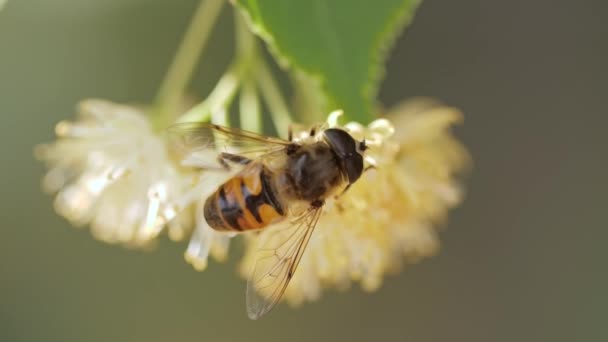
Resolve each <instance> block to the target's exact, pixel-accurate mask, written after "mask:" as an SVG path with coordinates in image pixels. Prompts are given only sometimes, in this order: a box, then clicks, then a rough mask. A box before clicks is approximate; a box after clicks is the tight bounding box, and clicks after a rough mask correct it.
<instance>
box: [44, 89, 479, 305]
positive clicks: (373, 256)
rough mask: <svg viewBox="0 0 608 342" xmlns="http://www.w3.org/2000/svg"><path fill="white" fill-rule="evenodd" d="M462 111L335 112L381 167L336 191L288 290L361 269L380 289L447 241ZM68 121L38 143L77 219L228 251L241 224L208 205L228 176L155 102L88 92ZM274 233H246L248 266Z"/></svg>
mask: <svg viewBox="0 0 608 342" xmlns="http://www.w3.org/2000/svg"><path fill="white" fill-rule="evenodd" d="M461 119H462V117H461V114H460V113H459V112H458V111H457V110H455V109H453V108H448V107H445V106H441V105H438V104H436V103H433V102H431V101H422V100H417V101H410V102H407V103H405V104H402V105H400V106H398V107H397V108H396V109H394V110H392V111H390V112H389V113H388V114H387V115H386V116H385V117H384V118H382V119H377V120H375V121H373V122H372V123H370V124H369V125H367V126H363V125H361V124H358V123H348V124H345V125H343V126H340V125H339V124H338V117H337V115H335V114H332V115H330V117H329V118H328V122H327V125H328V126H330V127H341V128H343V129H345V130H347V131H349V132H350V133H351V134H352V135H353V136H354V137H355V138H357V139H358V140H361V139H363V138H365V140H366V142H367V143H368V145H369V146H370V148H369V150H368V152H366V161H367V164H368V165H371V166H373V167H372V168H370V169H369V170H368V171H366V172H365V173H364V175H363V176H362V177H361V179H360V180H358V181H357V182H356V183H355V184H354V185H353V186H352V187H351V188H350V189H349V191H348V192H347V193H345V194H344V195H343V196H340V197H339V199H331V200H328V201H327V204H326V205H325V206H324V209H323V211H324V212H323V214H322V216H321V219H320V221H319V223H318V225H317V227H316V230H315V232H314V234H313V236H312V238H311V241H310V243H309V244H308V247H307V249H306V251H305V253H304V256H303V258H302V261H301V263H300V266H299V268H298V271H297V272H296V274H295V276H294V278H293V279H292V281H291V284H290V286H289V287H288V288H287V290H286V293H285V298H286V299H287V300H288V301H289V302H290V303H294V304H297V303H301V302H303V301H306V300H314V299H316V298H318V297H319V296H320V294H321V292H322V289H323V288H325V287H336V288H346V287H348V286H349V285H350V284H351V282H352V281H357V282H360V283H361V285H362V287H363V288H364V289H366V290H374V289H376V288H378V287H379V286H380V285H381V283H382V279H383V277H384V276H385V275H386V274H387V273H389V272H392V271H395V270H398V269H399V268H400V266H402V265H403V264H404V262H412V261H416V260H418V259H420V258H422V257H426V256H429V255H432V254H434V253H435V252H436V251H437V247H438V242H437V236H436V234H437V233H436V227H437V225H438V224H440V223H442V221H443V220H444V219H445V217H446V214H447V212H448V209H450V208H451V207H453V206H454V205H456V204H458V203H459V202H460V201H461V198H462V190H461V188H460V186H459V184H458V182H457V178H456V176H457V175H458V173H459V171H461V170H462V169H463V168H465V167H466V166H467V163H468V155H467V153H466V151H465V150H464V148H463V147H462V146H461V145H460V143H459V142H458V141H457V140H456V139H455V138H454V137H453V136H452V135H451V134H450V127H451V125H452V124H454V123H457V122H459V121H460V120H461ZM56 133H57V136H58V139H57V140H56V141H55V142H53V143H51V144H46V145H41V146H38V147H37V149H36V155H37V157H38V158H39V159H40V160H43V161H45V162H46V164H47V165H48V168H49V171H48V173H47V174H46V176H45V177H44V180H43V186H44V189H45V190H46V191H48V192H50V193H55V194H56V197H55V209H56V211H57V213H58V214H60V215H61V216H63V217H65V218H66V219H67V220H68V221H70V222H71V223H72V224H74V225H77V226H81V225H85V224H88V225H90V227H91V232H92V234H93V235H94V236H95V237H96V238H98V239H100V240H102V241H105V242H109V243H119V244H123V245H126V246H130V247H142V246H149V245H150V243H151V242H153V241H155V238H156V237H157V236H159V234H161V233H162V232H167V233H168V235H169V237H170V238H172V239H174V240H180V239H182V238H184V237H186V236H188V234H189V235H190V242H189V245H188V248H187V250H186V253H185V254H186V259H187V261H188V262H190V263H192V264H193V266H194V267H195V268H196V269H199V270H202V269H204V268H205V267H206V265H207V259H208V256H209V255H212V256H214V257H215V258H216V259H220V260H221V259H223V258H224V257H225V256H226V254H227V251H228V246H229V240H230V238H231V237H232V235H227V234H222V233H218V232H215V231H214V230H213V229H211V228H210V227H209V226H208V225H207V223H206V221H205V218H204V215H203V210H202V209H203V203H204V199H205V198H206V197H207V196H208V195H210V194H211V193H212V192H213V191H214V190H215V188H216V187H217V186H218V185H219V183H220V182H221V179H220V178H219V177H226V176H225V175H224V176H220V175H218V174H217V173H211V172H200V171H196V170H193V169H192V168H187V167H184V166H183V165H182V163H181V162H180V159H179V158H178V156H176V155H175V152H174V151H173V149H172V148H171V145H170V144H169V143H168V142H167V139H166V138H165V137H164V136H163V135H162V133H160V132H157V131H155V130H154V128H153V127H152V125H151V123H150V121H149V117H148V116H146V113H145V111H144V110H142V109H138V108H135V107H132V106H127V105H120V104H115V103H111V102H108V101H102V100H86V101H84V102H82V104H81V106H80V111H79V117H78V119H77V120H75V121H74V122H60V123H59V124H58V125H57V127H56ZM296 136H298V134H296ZM273 233H274V230H273V229H272V228H270V229H265V230H262V231H261V233H260V234H252V235H249V236H246V250H245V256H244V258H243V260H242V262H241V271H242V274H243V275H244V276H245V277H249V276H250V272H251V269H252V266H253V263H254V262H255V252H256V250H257V248H258V245H259V242H260V241H263V240H265V239H266V238H267V235H268V234H273Z"/></svg>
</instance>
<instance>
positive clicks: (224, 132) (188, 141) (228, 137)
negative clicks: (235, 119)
mask: <svg viewBox="0 0 608 342" xmlns="http://www.w3.org/2000/svg"><path fill="white" fill-rule="evenodd" d="M167 135H168V137H169V141H170V144H171V146H172V147H174V148H175V149H177V152H178V153H179V154H180V155H181V157H182V159H183V160H184V164H186V165H188V166H197V167H201V168H216V167H218V166H220V165H219V164H218V163H216V161H217V156H218V154H219V153H220V152H229V153H233V154H238V155H240V156H243V157H247V158H249V159H255V158H257V157H259V156H262V155H264V154H268V153H270V152H276V151H278V150H281V149H284V148H286V147H287V146H288V145H290V144H291V142H289V141H288V140H284V139H281V138H273V137H267V136H264V135H261V134H257V133H254V132H249V131H245V130H242V129H238V128H232V127H224V126H220V125H214V124H210V123H200V122H185V123H178V124H175V125H172V126H170V127H169V128H168V129H167ZM210 162H211V163H212V164H213V165H209V164H210Z"/></svg>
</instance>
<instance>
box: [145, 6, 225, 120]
mask: <svg viewBox="0 0 608 342" xmlns="http://www.w3.org/2000/svg"><path fill="white" fill-rule="evenodd" d="M223 4H224V0H202V1H201V4H200V5H199V7H198V9H197V10H196V12H195V14H194V17H193V18H192V21H191V23H190V26H189V27H188V30H187V31H186V34H185V35H184V38H183V40H182V42H181V44H180V46H179V47H178V49H177V52H176V54H175V57H174V58H173V62H172V63H171V66H170V67H169V70H168V71H167V75H166V76H165V79H164V81H163V82H162V84H161V86H160V89H159V91H158V95H157V100H156V101H157V113H158V115H159V116H160V117H161V119H160V120H164V119H166V121H169V120H170V118H171V116H173V115H176V114H177V113H176V111H177V110H178V108H179V102H180V100H181V99H182V96H183V95H184V92H185V90H186V87H187V86H188V83H189V82H190V79H191V77H192V73H193V71H194V68H195V66H196V63H197V61H198V59H199V57H200V55H201V53H202V52H203V49H204V47H205V45H206V43H207V40H208V38H209V34H210V33H211V29H212V28H213V25H214V24H215V21H216V19H217V17H218V16H219V14H220V12H221V9H222V5H223Z"/></svg>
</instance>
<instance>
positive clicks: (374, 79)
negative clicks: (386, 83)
mask: <svg viewBox="0 0 608 342" xmlns="http://www.w3.org/2000/svg"><path fill="white" fill-rule="evenodd" d="M236 3H237V5H238V6H239V7H240V8H241V9H242V10H243V11H244V12H245V13H246V15H247V17H249V19H250V20H249V22H250V24H252V25H253V29H254V31H255V33H256V34H258V35H259V36H260V37H261V38H262V39H264V40H265V41H266V42H267V43H268V45H269V46H270V48H271V50H272V51H273V52H274V53H275V55H277V56H278V57H279V60H280V61H281V62H282V64H286V65H287V66H289V67H295V68H297V69H300V70H303V71H304V72H305V73H307V74H308V75H310V76H312V77H313V78H316V79H318V80H319V81H320V84H321V87H322V89H323V91H324V92H325V95H327V98H328V106H329V108H326V109H325V110H327V111H329V110H333V109H337V108H341V109H343V110H344V112H345V114H346V116H347V117H348V118H349V119H351V120H356V121H359V122H362V123H367V122H369V121H370V120H371V119H372V118H373V108H374V105H375V103H374V101H375V97H376V93H377V90H378V84H379V81H380V79H381V77H382V72H383V68H382V65H383V63H384V60H385V55H386V53H387V51H388V48H389V46H390V45H391V43H392V42H393V40H394V38H395V37H396V36H397V34H398V33H399V32H400V31H401V28H403V27H404V26H405V25H406V24H407V23H409V21H410V19H411V18H412V16H413V13H414V11H415V9H416V7H417V5H418V3H419V0H375V1H363V0H274V1H273V0H236Z"/></svg>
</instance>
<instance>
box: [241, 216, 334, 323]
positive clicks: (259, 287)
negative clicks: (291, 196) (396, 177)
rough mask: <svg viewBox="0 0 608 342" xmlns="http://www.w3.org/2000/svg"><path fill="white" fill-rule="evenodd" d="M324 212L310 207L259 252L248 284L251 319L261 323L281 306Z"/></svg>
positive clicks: (270, 238)
mask: <svg viewBox="0 0 608 342" xmlns="http://www.w3.org/2000/svg"><path fill="white" fill-rule="evenodd" d="M321 212H322V210H321V208H315V207H310V208H309V209H308V210H306V211H305V212H304V213H303V214H302V215H300V216H299V217H296V218H295V219H294V220H293V221H291V222H290V225H289V226H288V227H287V228H285V229H282V230H279V231H276V232H273V234H272V235H270V237H269V239H268V240H267V241H265V242H264V244H263V245H262V247H261V248H260V249H259V250H258V251H257V255H256V262H255V266H254V268H253V273H252V275H251V277H250V278H249V280H248V281H247V315H248V316H249V318H251V319H258V318H260V317H261V316H263V315H264V314H266V313H267V312H269V311H270V310H271V309H272V308H273V307H274V306H275V304H277V303H278V302H279V300H280V299H281V297H282V296H283V293H284V292H285V289H286V288H287V285H288V284H289V281H290V280H291V278H292V277H293V274H294V272H295V271H296V268H297V267H298V264H299V263H300V260H301V259H302V255H303V253H304V250H305V249H306V245H307V244H308V241H309V240H310V237H311V235H312V232H313V231H314V228H315V226H316V225H317V222H318V221H319V217H320V216H321Z"/></svg>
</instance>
